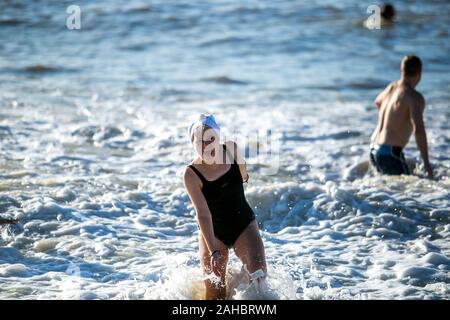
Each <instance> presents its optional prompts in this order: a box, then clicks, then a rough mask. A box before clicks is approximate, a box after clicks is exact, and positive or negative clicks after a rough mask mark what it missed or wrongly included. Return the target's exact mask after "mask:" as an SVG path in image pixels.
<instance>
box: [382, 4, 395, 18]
mask: <svg viewBox="0 0 450 320" xmlns="http://www.w3.org/2000/svg"><path fill="white" fill-rule="evenodd" d="M381 17H382V18H383V19H385V20H386V21H393V20H394V17H395V9H394V6H393V5H392V4H389V3H386V4H384V5H383V7H382V8H381Z"/></svg>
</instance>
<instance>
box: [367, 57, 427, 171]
mask: <svg viewBox="0 0 450 320" xmlns="http://www.w3.org/2000/svg"><path fill="white" fill-rule="evenodd" d="M400 73H401V76H400V80H397V81H394V82H392V83H390V84H389V85H388V86H387V87H386V88H385V89H384V90H383V91H382V92H381V93H380V94H379V95H378V96H377V98H376V99H375V105H376V106H377V108H378V125H377V127H376V129H375V131H374V133H373V134H372V139H371V140H372V143H371V148H370V162H371V163H372V165H373V166H374V167H375V168H376V170H377V171H378V172H380V173H382V174H389V175H401V174H410V169H409V168H408V165H407V164H406V161H405V157H404V155H403V148H404V147H405V146H406V144H407V143H408V141H409V138H410V137H411V135H412V133H414V135H415V138H416V143H417V147H418V149H419V151H420V155H421V156H422V159H423V164H424V169H425V171H426V173H427V175H428V177H429V178H432V177H433V170H432V169H431V166H430V162H429V160H428V146H427V135H426V132H425V125H424V122H423V112H424V109H425V99H424V98H423V96H422V95H421V94H420V93H419V92H418V91H416V90H415V87H416V85H417V84H418V83H419V81H420V77H421V74H422V62H421V61H420V59H419V58H418V57H416V56H405V57H404V58H403V60H402V62H401V66H400Z"/></svg>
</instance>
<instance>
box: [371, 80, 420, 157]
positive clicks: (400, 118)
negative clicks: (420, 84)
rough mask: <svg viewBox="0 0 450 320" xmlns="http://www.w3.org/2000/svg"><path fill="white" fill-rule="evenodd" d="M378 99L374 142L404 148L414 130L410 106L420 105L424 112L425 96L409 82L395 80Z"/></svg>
mask: <svg viewBox="0 0 450 320" xmlns="http://www.w3.org/2000/svg"><path fill="white" fill-rule="evenodd" d="M377 99H378V100H376V104H377V106H379V112H378V125H377V127H376V129H375V131H374V133H373V135H372V139H371V140H372V143H376V144H388V145H391V146H398V147H402V148H404V147H405V146H406V144H407V143H408V141H409V138H410V137H411V134H412V132H413V123H412V119H411V110H410V106H411V105H414V104H415V105H418V106H417V107H418V108H420V109H421V111H422V112H423V108H424V98H423V96H422V95H421V94H420V93H419V92H418V91H416V90H415V89H413V88H411V87H409V86H408V85H407V84H404V83H401V82H400V81H394V82H392V83H391V84H389V85H388V86H387V87H386V89H385V90H384V91H383V92H382V93H381V94H380V95H379V96H378V97H377Z"/></svg>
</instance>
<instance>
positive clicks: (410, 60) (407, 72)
mask: <svg viewBox="0 0 450 320" xmlns="http://www.w3.org/2000/svg"><path fill="white" fill-rule="evenodd" d="M400 71H401V73H402V75H403V76H405V77H414V76H416V75H418V74H419V73H421V72H422V61H420V58H419V57H417V56H412V55H407V56H405V57H404V58H403V60H402V64H401V65H400Z"/></svg>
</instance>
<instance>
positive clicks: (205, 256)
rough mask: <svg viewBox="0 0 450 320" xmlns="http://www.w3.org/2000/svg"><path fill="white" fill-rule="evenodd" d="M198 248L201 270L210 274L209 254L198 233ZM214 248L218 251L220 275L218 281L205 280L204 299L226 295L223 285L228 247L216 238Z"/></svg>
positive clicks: (201, 236) (219, 297) (214, 298)
mask: <svg viewBox="0 0 450 320" xmlns="http://www.w3.org/2000/svg"><path fill="white" fill-rule="evenodd" d="M199 248H200V263H201V266H202V270H203V272H204V273H205V274H208V275H209V274H211V272H212V271H211V266H210V259H211V257H210V254H209V251H208V247H207V246H206V243H205V240H204V239H203V235H202V234H201V233H200V235H199ZM216 248H217V250H219V252H220V257H221V261H220V268H221V270H222V276H221V279H220V282H219V283H218V284H217V283H214V282H212V281H210V280H208V279H207V280H205V299H206V300H217V299H226V297H227V288H226V285H225V274H226V270H227V263H228V248H227V246H226V245H225V244H224V243H223V242H222V241H220V240H219V239H217V238H216Z"/></svg>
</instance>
